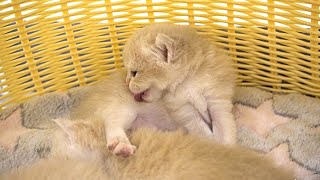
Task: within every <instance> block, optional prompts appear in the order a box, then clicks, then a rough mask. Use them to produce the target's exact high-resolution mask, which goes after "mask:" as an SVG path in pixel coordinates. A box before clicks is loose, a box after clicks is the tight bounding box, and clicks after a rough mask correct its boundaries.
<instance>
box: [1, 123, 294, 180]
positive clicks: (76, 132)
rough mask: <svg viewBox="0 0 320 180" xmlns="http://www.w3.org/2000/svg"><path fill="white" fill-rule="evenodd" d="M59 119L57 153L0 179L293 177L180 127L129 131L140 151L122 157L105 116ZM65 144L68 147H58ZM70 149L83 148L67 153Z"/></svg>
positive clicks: (279, 179)
mask: <svg viewBox="0 0 320 180" xmlns="http://www.w3.org/2000/svg"><path fill="white" fill-rule="evenodd" d="M58 123H59V124H60V126H61V127H62V128H63V130H64V132H65V133H64V134H60V135H58V140H57V142H58V144H56V146H57V147H59V148H57V149H58V151H54V152H55V153H54V157H55V158H54V159H49V160H43V161H40V162H38V163H36V164H34V165H32V166H31V167H28V168H21V169H18V170H15V171H13V172H11V173H9V174H6V175H3V176H2V177H1V176H0V179H10V180H18V179H21V180H22V179H34V180H36V179H42V180H44V179H47V180H49V179H52V180H55V179H80V180H81V179H114V180H120V179H122V180H125V179H131V180H136V179H146V180H151V179H152V180H157V179H159V180H160V179H161V180H175V179H184V180H189V179H190V180H194V179H197V180H198V179H199V180H201V179H203V180H211V179H217V180H218V179H219V180H234V179H237V180H242V179H243V180H269V179H270V180H289V179H293V178H292V177H291V176H290V175H289V174H288V173H287V172H285V171H283V170H282V169H280V168H277V167H275V166H274V165H273V164H272V163H271V162H270V161H269V160H266V159H265V158H264V157H262V156H261V155H258V154H256V153H254V152H252V151H249V150H246V149H243V148H240V147H236V146H233V147H228V146H223V145H221V144H216V143H214V142H212V141H209V140H203V139H199V138H198V137H195V136H192V135H187V134H185V133H183V132H182V131H175V132H160V131H156V130H152V129H138V130H137V131H134V132H133V133H132V134H131V135H130V136H129V137H130V140H131V141H132V143H133V144H135V145H137V146H138V149H137V152H136V154H135V155H134V156H131V157H129V158H121V157H116V156H113V155H112V154H111V153H110V152H109V151H108V150H106V144H105V128H104V125H103V122H102V121H94V120H93V121H75V122H72V121H68V120H60V121H58ZM59 143H61V144H59ZM66 145H67V146H68V147H66ZM63 147H65V148H66V149H64V151H60V150H59V149H61V148H63ZM70 149H71V151H77V152H81V153H69V152H67V153H66V151H69V150H70ZM71 151H70V152H71ZM61 157H63V158H61Z"/></svg>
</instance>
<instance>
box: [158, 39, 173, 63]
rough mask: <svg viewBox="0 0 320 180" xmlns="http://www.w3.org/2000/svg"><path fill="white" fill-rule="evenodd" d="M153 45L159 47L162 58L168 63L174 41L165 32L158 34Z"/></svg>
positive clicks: (171, 58)
mask: <svg viewBox="0 0 320 180" xmlns="http://www.w3.org/2000/svg"><path fill="white" fill-rule="evenodd" d="M155 45H156V46H157V47H158V48H159V49H160V53H161V54H162V56H161V57H162V58H161V59H162V60H163V61H164V62H167V63H170V62H172V60H173V55H174V49H175V41H174V40H173V39H172V38H170V37H169V36H167V35H165V34H158V35H157V37H156V42H155Z"/></svg>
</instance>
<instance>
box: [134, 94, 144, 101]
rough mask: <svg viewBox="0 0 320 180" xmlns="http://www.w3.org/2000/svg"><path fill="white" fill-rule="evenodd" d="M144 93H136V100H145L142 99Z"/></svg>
mask: <svg viewBox="0 0 320 180" xmlns="http://www.w3.org/2000/svg"><path fill="white" fill-rule="evenodd" d="M143 94H144V92H141V93H138V94H135V95H134V96H133V97H134V99H135V100H136V101H138V102H142V101H143V99H142V96H143Z"/></svg>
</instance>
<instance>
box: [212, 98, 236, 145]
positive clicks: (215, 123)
mask: <svg viewBox="0 0 320 180" xmlns="http://www.w3.org/2000/svg"><path fill="white" fill-rule="evenodd" d="M208 109H209V113H210V116H211V120H212V130H213V131H214V132H216V134H217V135H218V139H220V141H221V142H222V143H224V144H236V141H237V137H236V134H237V128H236V122H235V120H234V117H233V114H232V103H231V100H226V99H224V100H211V101H210V100H209V104H208Z"/></svg>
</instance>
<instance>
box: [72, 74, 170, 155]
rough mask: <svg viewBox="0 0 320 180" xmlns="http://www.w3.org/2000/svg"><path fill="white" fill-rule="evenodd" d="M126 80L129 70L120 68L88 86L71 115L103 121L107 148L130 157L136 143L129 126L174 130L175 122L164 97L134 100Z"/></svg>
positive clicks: (77, 117)
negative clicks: (164, 104) (133, 140)
mask: <svg viewBox="0 0 320 180" xmlns="http://www.w3.org/2000/svg"><path fill="white" fill-rule="evenodd" d="M125 80H126V71H125V70H119V71H116V72H114V73H113V74H111V75H110V76H107V77H106V78H105V79H103V80H101V81H99V82H97V83H96V84H95V85H93V86H91V87H89V88H90V90H89V91H88V93H87V94H86V97H85V98H84V99H83V100H82V101H81V103H80V105H79V106H76V107H74V108H73V109H72V111H71V118H72V119H87V120H91V119H97V120H100V121H102V122H104V124H105V128H106V132H107V133H106V139H107V143H108V148H109V149H110V150H111V151H112V152H113V154H115V155H119V156H124V157H127V156H130V155H132V154H133V153H134V151H135V149H136V147H135V146H134V145H131V143H130V141H129V139H128V137H127V135H126V133H125V131H126V130H128V129H132V128H136V127H141V126H148V127H153V128H157V129H162V130H173V129H175V128H176V124H175V123H174V121H172V120H171V118H170V117H169V115H168V113H167V111H166V109H165V108H164V107H163V105H162V102H161V101H158V102H154V103H142V102H137V101H135V100H134V98H133V96H132V94H131V93H130V91H129V89H128V87H127V85H126V82H125Z"/></svg>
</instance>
